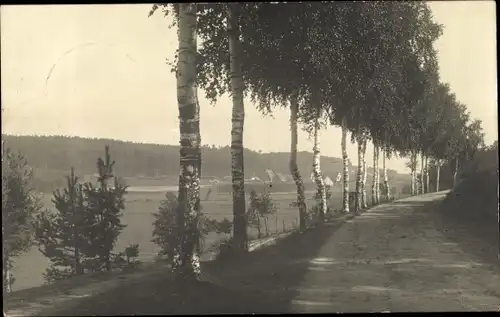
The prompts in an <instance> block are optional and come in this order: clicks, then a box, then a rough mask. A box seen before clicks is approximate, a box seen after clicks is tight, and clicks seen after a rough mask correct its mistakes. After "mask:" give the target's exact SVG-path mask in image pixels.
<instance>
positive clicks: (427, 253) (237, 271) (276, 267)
mask: <svg viewBox="0 0 500 317" xmlns="http://www.w3.org/2000/svg"><path fill="white" fill-rule="evenodd" d="M444 195H445V192H440V193H433V194H427V195H423V196H417V197H409V198H406V199H402V200H398V201H394V202H392V203H389V204H384V205H379V206H377V207H374V208H372V209H370V210H368V211H367V212H365V213H363V214H361V215H359V216H357V217H354V218H351V219H346V220H345V221H343V222H335V223H331V224H328V223H327V224H325V225H324V226H322V227H319V228H316V229H314V230H310V231H307V232H305V233H303V234H293V235H290V236H288V237H286V238H284V239H283V240H282V241H279V242H278V243H276V244H274V245H271V246H269V247H267V248H263V249H261V250H257V251H255V252H251V253H250V254H248V255H247V256H245V257H244V258H241V259H237V260H234V261H231V262H230V263H225V264H224V265H222V264H217V265H215V264H214V263H206V264H204V265H203V266H202V269H203V270H204V281H203V282H197V283H194V284H192V285H182V286H177V285H175V283H173V281H172V279H171V277H170V276H169V274H168V273H167V272H166V271H165V272H163V273H162V274H155V275H154V276H150V277H148V278H143V279H134V280H133V281H129V282H128V283H127V284H123V285H121V286H120V287H119V288H115V289H112V290H109V291H106V292H105V293H102V294H100V295H99V296H95V297H90V298H84V299H81V300H78V301H76V300H75V303H74V304H73V305H72V306H71V307H69V306H67V307H65V308H64V309H63V308H61V309H58V310H57V311H56V310H54V309H52V310H51V311H50V312H49V311H47V310H46V311H45V312H41V313H40V314H39V315H45V316H47V315H52V316H54V315H59V316H72V315H73V316H76V315H79V316H82V315H124V314H126V315H140V314H154V315H159V314H218V313H321V312H322V313H334V312H406V311H411V312H414V311H417V312H439V311H497V310H499V309H500V270H499V266H498V263H488V262H486V261H484V260H481V259H480V258H479V257H475V256H474V255H473V253H469V252H468V250H467V248H464V247H463V246H462V245H461V244H460V243H459V242H456V240H451V239H450V238H449V236H448V231H449V230H451V229H450V227H449V226H447V227H446V228H444V227H442V226H441V225H440V223H442V221H441V222H440V221H436V219H437V218H436V217H439V215H438V213H439V211H438V208H436V207H437V206H438V204H439V202H440V201H441V200H442V199H443V198H444ZM469 247H470V245H469Z"/></svg>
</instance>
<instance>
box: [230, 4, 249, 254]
mask: <svg viewBox="0 0 500 317" xmlns="http://www.w3.org/2000/svg"><path fill="white" fill-rule="evenodd" d="M237 9H238V5H237V4H235V3H231V4H229V3H228V4H227V15H228V19H227V21H228V23H227V31H228V34H229V56H230V67H229V68H230V72H231V76H230V77H231V92H232V97H233V114H232V129H231V157H232V164H231V168H232V169H231V173H232V176H233V217H234V228H233V231H234V234H233V239H234V241H233V244H234V245H233V247H234V250H235V251H236V252H237V253H239V252H246V251H247V250H248V237H247V224H246V218H245V209H246V203H245V171H244V159H243V127H244V123H245V105H244V103H243V89H244V82H243V75H242V73H241V43H240V39H239V36H240V31H239V25H238V15H239V12H237Z"/></svg>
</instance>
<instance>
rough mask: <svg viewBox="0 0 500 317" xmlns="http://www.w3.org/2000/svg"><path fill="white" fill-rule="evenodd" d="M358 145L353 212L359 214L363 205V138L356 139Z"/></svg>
mask: <svg viewBox="0 0 500 317" xmlns="http://www.w3.org/2000/svg"><path fill="white" fill-rule="evenodd" d="M357 143H358V171H357V173H356V203H355V208H354V212H355V213H359V212H360V211H361V207H362V204H363V201H362V200H363V198H362V196H363V137H362V136H358V137H357Z"/></svg>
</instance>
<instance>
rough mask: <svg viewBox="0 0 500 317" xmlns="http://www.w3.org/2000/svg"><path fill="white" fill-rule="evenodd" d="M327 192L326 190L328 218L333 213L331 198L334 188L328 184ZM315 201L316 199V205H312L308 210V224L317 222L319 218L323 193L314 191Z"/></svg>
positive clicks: (326, 186)
mask: <svg viewBox="0 0 500 317" xmlns="http://www.w3.org/2000/svg"><path fill="white" fill-rule="evenodd" d="M325 192H326V202H327V209H326V215H325V216H326V217H327V218H328V217H329V216H331V215H332V214H333V208H332V207H331V205H330V204H329V201H330V198H331V197H332V188H331V187H330V186H328V185H325ZM314 201H315V203H314V205H312V207H311V208H310V209H309V211H308V217H307V221H308V224H307V225H308V226H310V225H312V224H315V223H317V221H318V220H319V212H320V208H321V195H320V193H319V191H316V192H315V193H314Z"/></svg>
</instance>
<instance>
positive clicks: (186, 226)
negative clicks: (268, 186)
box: [172, 3, 201, 280]
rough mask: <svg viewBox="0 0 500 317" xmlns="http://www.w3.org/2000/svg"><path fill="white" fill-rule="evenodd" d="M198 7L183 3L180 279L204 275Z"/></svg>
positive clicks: (176, 264) (179, 98)
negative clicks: (199, 249) (200, 250)
mask: <svg viewBox="0 0 500 317" xmlns="http://www.w3.org/2000/svg"><path fill="white" fill-rule="evenodd" d="M196 13H197V4H195V3H182V4H179V20H178V26H179V32H178V39H179V60H178V63H177V68H178V72H177V102H178V106H179V132H180V145H181V149H180V175H179V195H178V201H179V206H180V208H178V213H177V217H176V218H177V221H176V222H177V224H178V225H177V226H178V227H177V230H178V239H179V240H178V245H177V247H176V248H175V250H174V256H173V263H172V270H173V273H174V276H175V278H176V279H181V280H186V279H188V280H191V279H197V278H199V276H200V273H201V272H200V263H199V256H198V254H197V250H196V246H197V244H198V239H199V232H198V219H199V214H200V175H199V166H200V162H199V160H200V156H199V151H200V150H199V147H200V140H201V136H200V106H199V103H198V99H197V98H196V96H197V94H196V89H197V88H196V50H197V47H196V28H197V21H196Z"/></svg>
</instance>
